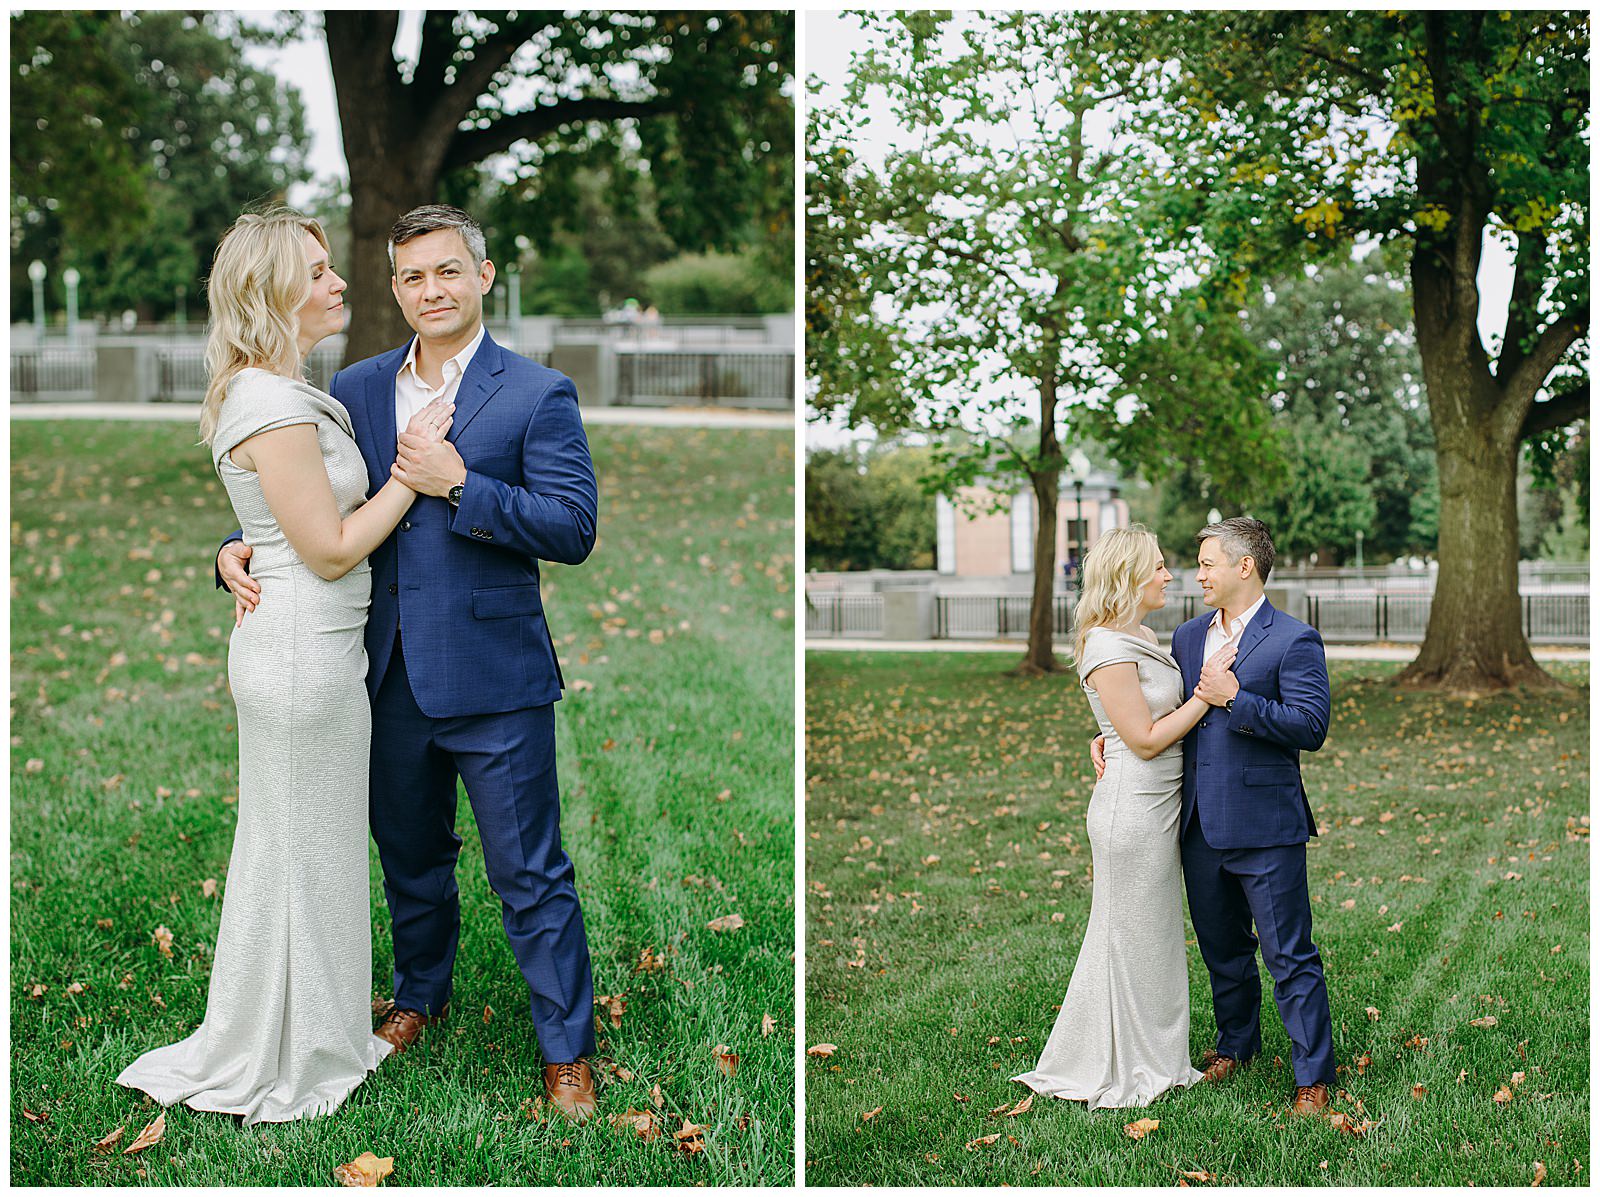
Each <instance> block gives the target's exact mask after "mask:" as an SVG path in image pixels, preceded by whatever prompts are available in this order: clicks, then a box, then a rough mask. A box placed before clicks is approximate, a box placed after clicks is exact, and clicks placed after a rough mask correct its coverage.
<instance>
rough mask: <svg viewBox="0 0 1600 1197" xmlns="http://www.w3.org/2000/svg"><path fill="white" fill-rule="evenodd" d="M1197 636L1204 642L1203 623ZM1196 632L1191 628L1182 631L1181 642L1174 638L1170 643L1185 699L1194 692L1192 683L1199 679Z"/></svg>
mask: <svg viewBox="0 0 1600 1197" xmlns="http://www.w3.org/2000/svg"><path fill="white" fill-rule="evenodd" d="M1198 635H1199V638H1200V639H1201V643H1202V644H1203V643H1204V639H1203V638H1204V636H1205V625H1204V624H1201V625H1200V629H1199V634H1198ZM1196 638H1197V637H1196V633H1195V630H1194V629H1193V628H1189V629H1187V630H1185V631H1184V637H1183V644H1182V645H1179V644H1178V643H1177V641H1176V640H1174V642H1173V645H1172V650H1173V656H1175V657H1177V658H1178V671H1179V672H1180V673H1181V674H1182V675H1183V693H1184V697H1185V699H1187V698H1188V696H1189V695H1191V694H1193V693H1194V685H1195V683H1196V682H1197V681H1199V680H1200V669H1199V665H1198V664H1197V662H1198V661H1199V657H1198V655H1197V654H1196V652H1195V650H1194V644H1195V640H1196Z"/></svg>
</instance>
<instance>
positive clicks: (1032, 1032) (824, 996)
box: [804, 559, 1593, 1190]
mask: <svg viewBox="0 0 1600 1197" xmlns="http://www.w3.org/2000/svg"><path fill="white" fill-rule="evenodd" d="M1191 560H1192V559H1191ZM1395 668H1396V667H1395V666H1393V665H1387V664H1378V663H1375V662H1348V661H1334V662H1332V663H1331V668H1330V671H1329V672H1330V675H1331V680H1332V684H1333V696H1334V708H1333V712H1334V714H1333V719H1332V721H1331V723H1330V727H1329V735H1328V742H1327V744H1326V746H1325V747H1324V748H1323V749H1322V750H1321V751H1320V752H1315V753H1306V754H1303V755H1302V758H1301V767H1302V769H1303V771H1304V775H1305V783H1306V791H1307V793H1308V795H1309V797H1310V801H1311V804H1312V807H1313V809H1314V811H1315V814H1316V819H1317V823H1318V826H1319V828H1320V830H1321V835H1320V836H1319V837H1318V838H1317V839H1314V840H1312V841H1311V843H1310V844H1309V845H1308V849H1307V853H1306V876H1307V881H1308V883H1309V888H1310V892H1311V902H1312V905H1311V909H1312V912H1313V918H1314V921H1315V925H1314V928H1313V931H1314V939H1315V941H1316V944H1317V947H1318V949H1319V951H1320V952H1321V955H1322V960H1323V964H1324V967H1325V968H1326V970H1327V980H1328V998H1329V1002H1330V1004H1331V1007H1332V1014H1333V1051H1334V1061H1335V1063H1336V1064H1337V1065H1338V1066H1339V1068H1340V1069H1341V1071H1340V1073H1339V1078H1338V1080H1339V1083H1338V1085H1337V1087H1336V1092H1335V1095H1334V1106H1335V1108H1336V1109H1339V1110H1341V1111H1343V1112H1345V1113H1347V1114H1350V1115H1352V1116H1353V1117H1354V1120H1355V1121H1357V1122H1360V1121H1363V1120H1370V1121H1371V1122H1372V1123H1374V1126H1373V1127H1372V1128H1371V1129H1370V1130H1369V1131H1368V1132H1367V1133H1366V1134H1365V1135H1362V1136H1356V1135H1352V1134H1349V1133H1348V1132H1342V1131H1340V1130H1338V1129H1336V1128H1334V1127H1332V1126H1329V1125H1327V1124H1326V1123H1320V1122H1316V1121H1313V1120H1304V1121H1302V1120H1299V1119H1295V1118H1292V1117H1289V1116H1288V1115H1287V1107H1288V1105H1289V1103H1290V1101H1292V1100H1293V1096H1294V1090H1293V1084H1294V1078H1293V1076H1292V1074H1291V1070H1290V1068H1289V1060H1290V1048H1289V1040H1288V1036H1287V1035H1286V1033H1285V1032H1284V1029H1283V1021H1282V1018H1281V1017H1280V1015H1279V1013H1278V1010H1277V1008H1276V1006H1275V1004H1274V1002H1273V999H1272V988H1273V982H1272V978H1271V977H1270V976H1267V975H1266V970H1265V969H1264V968H1263V969H1261V991H1262V1010H1261V1031H1262V1038H1263V1048H1264V1050H1263V1052H1262V1055H1261V1056H1260V1058H1259V1059H1258V1061H1257V1062H1256V1063H1255V1064H1254V1065H1253V1066H1252V1067H1250V1068H1248V1069H1246V1070H1245V1071H1244V1072H1242V1073H1240V1074H1239V1075H1238V1076H1237V1077H1236V1078H1235V1079H1233V1080H1231V1081H1229V1082H1228V1083H1227V1084H1224V1085H1200V1086H1196V1087H1194V1088H1192V1089H1184V1090H1178V1091H1175V1092H1172V1093H1169V1094H1167V1095H1165V1096H1163V1097H1162V1098H1160V1099H1159V1100H1158V1101H1157V1102H1156V1103H1155V1104H1154V1105H1152V1106H1151V1107H1149V1108H1148V1109H1142V1110H1131V1109H1130V1110H1099V1111H1093V1112H1091V1111H1089V1110H1086V1109H1085V1108H1084V1105H1083V1103H1081V1102H1070V1101H1060V1100H1056V1099H1053V1098H1047V1097H1042V1096H1041V1097H1035V1098H1034V1099H1033V1103H1032V1106H1031V1107H1030V1108H1029V1109H1027V1110H1026V1111H1024V1112H1019V1113H1017V1114H1016V1115H1015V1116H1013V1117H1001V1116H999V1115H998V1114H992V1113H991V1111H995V1110H997V1109H1004V1108H1011V1107H1014V1106H1015V1105H1016V1103H1018V1102H1019V1101H1021V1100H1022V1099H1024V1098H1026V1097H1028V1096H1029V1091H1028V1090H1027V1089H1024V1088H1023V1087H1021V1086H1020V1085H1017V1084H1015V1083H1014V1082H1012V1081H1011V1080H1009V1079H1008V1078H1010V1077H1013V1076H1016V1075H1017V1074H1018V1073H1021V1072H1024V1071H1026V1070H1027V1069H1029V1068H1031V1067H1032V1066H1033V1064H1034V1062H1035V1061H1036V1060H1037V1059H1038V1056H1039V1051H1040V1049H1041V1048H1042V1047H1043V1046H1044V1042H1045V1039H1046V1037H1047V1036H1048V1035H1049V1033H1050V1029H1051V1026H1052V1025H1053V1023H1054V1021H1055V1018H1056V1014H1057V1012H1058V1010H1059V1009H1060V1004H1061V999H1062V995H1063V994H1064V993H1065V992H1066V988H1067V982H1068V980H1069V979H1070V977H1071V974H1072V968H1073V962H1074V960H1075V959H1076V957H1077V953H1078V949H1079V946H1080V945H1081V944H1082V942H1083V934H1084V927H1085V925H1086V923H1087V921H1088V917H1089V908H1090V899H1091V896H1092V891H1093V889H1094V884H1095V881H1096V880H1098V879H1099V876H1100V875H1101V870H1102V869H1103V868H1104V867H1105V866H1104V862H1103V861H1091V856H1092V853H1091V848H1090V844H1089V839H1088V836H1087V835H1086V834H1085V823H1086V811H1087V808H1088V805H1089V801H1090V797H1091V794H1092V791H1093V788H1094V774H1093V771H1092V770H1091V768H1090V764H1089V750H1088V742H1089V738H1090V736H1091V735H1092V734H1093V730H1094V721H1093V719H1092V717H1091V715H1090V711H1089V705H1088V703H1087V702H1085V701H1084V698H1083V696H1082V694H1081V693H1080V692H1079V691H1078V686H1077V679H1076V677H1075V676H1073V675H1070V674H1069V675H1065V676H1051V677H1044V678H1033V679H1022V680H1019V679H1017V678H1014V677H1007V676H1006V675H1005V674H1004V672H1003V669H1004V662H1003V659H1002V658H997V657H994V656H992V655H989V654H967V653H922V654H913V653H843V652H814V653H810V654H808V655H807V659H806V666H805V675H806V724H807V736H806V739H807V757H806V760H807V765H806V771H807V775H808V776H807V787H806V833H807V840H806V844H807V849H808V851H807V868H806V880H807V882H808V888H807V891H806V936H807V943H806V971H805V983H806V1041H807V1043H811V1044H814V1043H832V1044H834V1045H835V1046H836V1048H837V1050H836V1051H835V1052H834V1053H833V1054H832V1055H831V1056H830V1057H829V1058H827V1059H821V1058H816V1057H810V1058H807V1059H806V1060H805V1061H804V1066H805V1071H806V1160H807V1167H806V1179H807V1181H808V1182H809V1183H810V1184H812V1185H815V1186H839V1187H847V1186H865V1185H878V1186H905V1187H907V1188H908V1189H913V1188H914V1189H918V1190H931V1189H936V1188H943V1187H959V1186H972V1187H980V1186H981V1187H986V1188H991V1189H992V1188H996V1187H998V1186H1000V1185H1003V1184H1012V1185H1018V1186H1041V1187H1042V1186H1049V1185H1061V1186H1082V1187H1084V1188H1094V1189H1100V1190H1111V1189H1122V1188H1126V1187H1129V1186H1142V1187H1148V1188H1152V1189H1154V1188H1157V1187H1166V1188H1169V1189H1170V1188H1172V1187H1174V1186H1176V1185H1179V1184H1181V1183H1182V1182H1183V1180H1184V1177H1183V1175H1182V1173H1184V1172H1189V1173H1191V1176H1192V1175H1193V1173H1197V1172H1205V1173H1210V1174H1212V1175H1213V1176H1214V1177H1215V1178H1216V1181H1217V1183H1218V1184H1220V1185H1225V1186H1251V1187H1259V1188H1276V1187H1284V1188H1288V1187H1301V1186H1304V1187H1308V1188H1310V1187H1315V1188H1318V1189H1321V1190H1327V1189H1328V1188H1330V1187H1339V1188H1345V1187H1348V1186H1382V1187H1384V1188H1389V1187H1392V1186H1397V1185H1419V1186H1441V1187H1451V1188H1456V1189H1460V1188H1462V1187H1464V1186H1466V1185H1468V1184H1476V1185H1479V1186H1484V1185H1505V1186H1514V1185H1527V1184H1528V1183H1530V1182H1531V1181H1532V1180H1534V1179H1535V1177H1536V1171H1535V1161H1536V1160H1537V1161H1539V1162H1541V1163H1543V1164H1544V1165H1545V1168H1546V1170H1547V1173H1548V1180H1547V1184H1548V1185H1552V1186H1553V1185H1557V1184H1561V1185H1576V1186H1582V1185H1585V1184H1587V1183H1588V1179H1589V1171H1590V1163H1589V1152H1590V1143H1591V1121H1590V1120H1591V1116H1592V1113H1593V1110H1592V1104H1593V1103H1592V1100H1591V1097H1590V1093H1591V1082H1590V1066H1589V1054H1588V1052H1587V1051H1586V1050H1584V1048H1585V1047H1586V1046H1587V1044H1588V1041H1589V1018H1590V1015H1589V1009H1590V1007H1589V993H1590V960H1589V954H1588V952H1587V947H1588V938H1589V877H1590V863H1591V861H1590V853H1591V848H1590V845H1589V842H1588V841H1589V835H1588V827H1587V825H1586V824H1584V823H1582V822H1581V819H1582V818H1583V817H1585V816H1586V813H1587V811H1588V810H1589V776H1588V770H1589V760H1590V756H1591V747H1590V741H1589V733H1590V718H1589V711H1590V708H1589V702H1588V698H1589V693H1588V681H1589V667H1588V665H1587V664H1586V663H1582V662H1576V663H1566V664H1561V665H1558V666H1556V667H1555V668H1556V669H1557V670H1559V673H1560V676H1561V677H1562V678H1563V679H1564V680H1566V681H1568V682H1571V683H1574V684H1576V685H1577V686H1578V687H1580V689H1578V690H1577V691H1576V692H1570V691H1569V692H1563V693H1539V692H1523V693H1519V694H1513V695H1502V696H1496V697H1492V698H1489V699H1479V700H1478V701H1476V702H1461V701H1440V699H1439V698H1437V697H1435V696H1432V695H1417V694H1414V693H1406V692H1403V691H1402V692H1395V691H1393V690H1391V689H1390V688H1389V687H1388V686H1387V685H1386V684H1385V681H1386V679H1387V678H1388V677H1390V676H1392V674H1393V672H1394V669H1395ZM1534 770H1538V771H1539V772H1538V773H1537V774H1535V773H1534V772H1533V771H1534ZM1119 818H1120V813H1119ZM1513 846H1515V850H1514V851H1513ZM1091 863H1092V864H1093V865H1094V866H1095V867H1094V869H1093V874H1094V875H1093V876H1091V869H1090V865H1091ZM891 898H892V899H893V901H891V900H890V899H891ZM1185 905H1187V903H1185ZM1097 913H1098V914H1099V916H1100V917H1102V918H1110V920H1111V923H1112V926H1113V927H1114V928H1118V929H1121V928H1124V927H1125V928H1126V929H1127V931H1128V933H1130V934H1136V933H1137V929H1138V927H1139V925H1140V922H1141V920H1142V919H1143V918H1145V917H1147V916H1148V915H1149V914H1150V913H1151V912H1149V911H1147V910H1143V909H1139V910H1129V909H1116V910H1109V911H1106V910H1101V911H1098V912H1097ZM1170 913H1171V915H1172V916H1173V917H1177V916H1178V912H1177V911H1176V910H1173V911H1171V912H1170ZM1186 921H1187V920H1186ZM1185 932H1186V934H1185V936H1184V938H1185V939H1186V940H1188V941H1189V947H1188V949H1187V951H1186V956H1187V965H1188V976H1187V981H1188V1002H1189V1012H1190V1020H1189V1057H1190V1059H1192V1060H1195V1061H1198V1060H1199V1059H1200V1056H1201V1053H1202V1051H1204V1050H1205V1049H1206V1048H1208V1047H1212V1046H1214V1042H1215V1039H1214V1037H1215V1022H1214V1019H1213V1015H1212V998H1211V987H1210V983H1209V978H1208V975H1207V973H1206V970H1205V967H1204V964H1203V962H1202V961H1201V959H1200V955H1199V952H1198V951H1197V950H1196V949H1195V947H1194V942H1193V941H1194V935H1193V931H1192V928H1191V927H1189V926H1187V925H1186V927H1185ZM1369 1007H1370V1009H1369ZM1486 1016H1493V1017H1494V1019H1495V1023H1494V1024H1493V1025H1486V1024H1485V1023H1482V1022H1480V1023H1479V1025H1474V1020H1483V1019H1485V1018H1486ZM1519 1074H1520V1075H1521V1076H1522V1078H1523V1079H1522V1081H1521V1082H1520V1083H1518V1082H1517V1080H1516V1077H1517V1076H1518V1075H1519ZM1416 1086H1420V1087H1421V1089H1420V1090H1419V1089H1417V1088H1416ZM1502 1086H1504V1087H1505V1088H1506V1089H1507V1091H1508V1093H1509V1094H1510V1096H1511V1097H1512V1100H1511V1101H1510V1102H1509V1103H1506V1104H1502V1103H1498V1102H1496V1100H1495V1097H1494V1095H1495V1093H1496V1091H1497V1090H1498V1089H1499V1088H1501V1087H1502ZM1358 1103H1359V1104H1358ZM875 1109H876V1110H877V1113H875V1114H873V1116H872V1117H871V1118H870V1119H863V1115H866V1114H868V1113H870V1112H872V1111H873V1110H875ZM1140 1117H1150V1118H1154V1119H1157V1120H1159V1122H1160V1126H1159V1128H1158V1129H1156V1130H1155V1131H1154V1132H1152V1133H1151V1135H1149V1136H1148V1137H1147V1138H1145V1139H1144V1140H1143V1141H1141V1142H1134V1141H1133V1140H1131V1139H1130V1138H1128V1137H1127V1136H1126V1135H1125V1134H1124V1133H1123V1127H1124V1126H1125V1125H1126V1124H1127V1123H1129V1122H1131V1121H1133V1120H1134V1119H1135V1118H1140ZM996 1135H997V1136H998V1138H996V1139H994V1141H992V1142H989V1143H984V1142H982V1141H981V1140H982V1139H985V1138H988V1137H990V1136H996Z"/></svg>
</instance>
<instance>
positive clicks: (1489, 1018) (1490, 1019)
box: [1471, 1014, 1500, 1027]
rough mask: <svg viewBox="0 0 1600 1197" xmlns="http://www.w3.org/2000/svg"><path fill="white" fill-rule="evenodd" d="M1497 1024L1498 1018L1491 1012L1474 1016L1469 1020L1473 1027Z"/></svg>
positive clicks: (1498, 1022)
mask: <svg viewBox="0 0 1600 1197" xmlns="http://www.w3.org/2000/svg"><path fill="white" fill-rule="evenodd" d="M1499 1024H1500V1020H1499V1019H1498V1018H1496V1017H1495V1016H1494V1015H1493V1014H1485V1015H1484V1016H1483V1017H1482V1018H1474V1019H1472V1020H1471V1025H1473V1026H1475V1027H1493V1026H1498V1025H1499Z"/></svg>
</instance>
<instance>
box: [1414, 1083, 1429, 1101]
mask: <svg viewBox="0 0 1600 1197" xmlns="http://www.w3.org/2000/svg"><path fill="white" fill-rule="evenodd" d="M1411 1096H1412V1097H1414V1098H1416V1099H1417V1100H1418V1101H1421V1100H1422V1099H1423V1098H1424V1097H1426V1096H1428V1086H1426V1085H1422V1084H1417V1085H1412V1086H1411Z"/></svg>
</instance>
